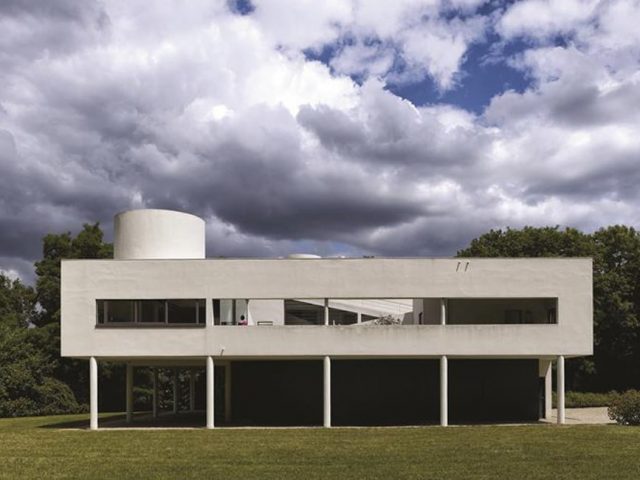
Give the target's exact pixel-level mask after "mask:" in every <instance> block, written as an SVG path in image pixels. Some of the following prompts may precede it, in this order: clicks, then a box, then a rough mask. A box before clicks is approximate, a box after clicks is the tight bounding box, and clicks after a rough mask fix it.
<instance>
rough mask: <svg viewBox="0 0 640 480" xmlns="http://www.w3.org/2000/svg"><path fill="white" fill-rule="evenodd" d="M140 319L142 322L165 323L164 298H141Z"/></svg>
mask: <svg viewBox="0 0 640 480" xmlns="http://www.w3.org/2000/svg"><path fill="white" fill-rule="evenodd" d="M138 308H139V309H140V310H139V312H138V321H140V322H142V323H165V319H164V308H165V307H164V300H140V302H139V307H138Z"/></svg>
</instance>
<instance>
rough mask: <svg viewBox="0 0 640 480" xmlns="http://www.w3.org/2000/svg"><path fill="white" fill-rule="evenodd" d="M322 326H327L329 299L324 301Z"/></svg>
mask: <svg viewBox="0 0 640 480" xmlns="http://www.w3.org/2000/svg"><path fill="white" fill-rule="evenodd" d="M324 324H325V325H329V299H328V298H325V299H324Z"/></svg>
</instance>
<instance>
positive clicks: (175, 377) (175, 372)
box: [173, 368, 179, 415]
mask: <svg viewBox="0 0 640 480" xmlns="http://www.w3.org/2000/svg"><path fill="white" fill-rule="evenodd" d="M178 387H179V385H178V369H177V368H174V369H173V413H174V415H175V414H176V413H178V394H179V392H178Z"/></svg>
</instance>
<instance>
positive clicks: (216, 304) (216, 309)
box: [213, 300, 220, 325]
mask: <svg viewBox="0 0 640 480" xmlns="http://www.w3.org/2000/svg"><path fill="white" fill-rule="evenodd" d="M213 324H214V325H220V300H214V301H213Z"/></svg>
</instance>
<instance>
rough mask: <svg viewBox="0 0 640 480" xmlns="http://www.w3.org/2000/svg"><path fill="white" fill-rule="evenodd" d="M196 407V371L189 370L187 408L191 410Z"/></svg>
mask: <svg viewBox="0 0 640 480" xmlns="http://www.w3.org/2000/svg"><path fill="white" fill-rule="evenodd" d="M195 409H196V372H195V370H193V369H191V370H189V410H190V411H191V412H193V411H194V410H195Z"/></svg>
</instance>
